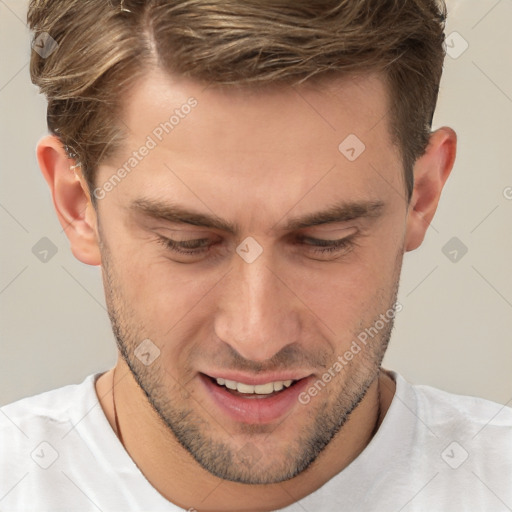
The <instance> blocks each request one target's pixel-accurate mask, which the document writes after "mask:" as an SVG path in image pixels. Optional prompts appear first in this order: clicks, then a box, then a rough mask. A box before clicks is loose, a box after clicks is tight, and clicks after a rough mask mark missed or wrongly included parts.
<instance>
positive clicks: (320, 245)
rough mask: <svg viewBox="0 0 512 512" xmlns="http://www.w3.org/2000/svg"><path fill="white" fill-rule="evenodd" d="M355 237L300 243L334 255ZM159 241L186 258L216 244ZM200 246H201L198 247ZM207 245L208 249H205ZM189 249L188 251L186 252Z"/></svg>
mask: <svg viewBox="0 0 512 512" xmlns="http://www.w3.org/2000/svg"><path fill="white" fill-rule="evenodd" d="M352 238H353V236H347V237H345V238H342V239H340V240H321V239H318V238H311V237H306V236H301V237H299V240H300V242H303V241H304V240H309V241H312V242H314V243H312V244H304V245H307V246H308V247H315V249H314V251H313V252H316V253H320V254H332V253H335V252H339V251H341V250H343V249H345V250H347V249H350V248H351V247H352V246H353V245H354V241H353V240H352ZM158 241H159V242H160V243H161V244H163V245H164V246H165V247H167V248H168V249H171V250H172V251H174V252H177V253H179V254H184V255H186V256H197V255H200V254H203V253H206V252H208V251H209V250H210V248H211V247H212V246H213V245H215V244H209V245H206V243H207V242H209V240H208V239H207V238H201V239H198V240H186V241H184V242H177V241H176V240H172V239H170V238H165V237H162V236H159V237H158ZM198 245H199V246H198ZM205 245H206V247H204V246H205ZM191 246H192V247H191ZM185 249H188V250H185Z"/></svg>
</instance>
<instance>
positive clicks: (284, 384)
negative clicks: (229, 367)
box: [216, 378, 293, 395]
mask: <svg viewBox="0 0 512 512" xmlns="http://www.w3.org/2000/svg"><path fill="white" fill-rule="evenodd" d="M216 381H217V384H219V385H220V386H226V387H227V388H228V389H232V390H236V391H238V392H239V393H244V394H248V395H249V394H254V393H256V394H257V395H270V393H273V392H274V391H281V390H282V389H283V388H289V387H290V386H291V385H292V382H293V380H278V381H276V382H267V384H257V385H256V386H253V385H251V384H243V383H242V382H235V381H234V380H227V379H223V378H218V379H216Z"/></svg>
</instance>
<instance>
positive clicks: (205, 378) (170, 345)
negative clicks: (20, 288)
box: [96, 72, 407, 483]
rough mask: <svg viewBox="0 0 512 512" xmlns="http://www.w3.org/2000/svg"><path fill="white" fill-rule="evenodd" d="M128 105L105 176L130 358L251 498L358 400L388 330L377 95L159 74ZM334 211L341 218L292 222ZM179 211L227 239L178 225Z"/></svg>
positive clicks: (175, 421) (390, 171)
mask: <svg viewBox="0 0 512 512" xmlns="http://www.w3.org/2000/svg"><path fill="white" fill-rule="evenodd" d="M190 98H194V99H193V100H191V99H190ZM125 105H126V111H125V115H124V117H123V122H124V123H125V124H126V126H127V127H128V128H129V130H130V136H129V139H128V140H127V141H126V148H125V151H124V152H123V153H122V154H119V155H117V156H116V158H115V159H113V160H112V161H111V162H109V164H108V165H102V166H101V167H100V169H99V172H98V175H97V177H96V186H97V187H98V188H97V189H96V195H97V197H99V198H100V199H98V206H97V208H98V210H97V211H98V219H99V227H100V231H99V232H100V237H101V244H102V265H103V274H104V282H105V290H106V298H107V304H108V309H109V314H110V317H111V320H112V322H113V326H114V332H115V334H116V338H117V340H118V344H119V347H120V349H121V352H122V354H123V357H124V358H125V360H126V362H127V363H128V364H129V366H130V368H131V370H132V372H133V374H134V377H135V379H136V380H137V382H138V383H139V385H140V387H141V388H142V389H143V390H144V392H145V393H146V395H147V396H148V399H149V401H150V402H151V404H152V405H153V407H154V408H155V410H156V411H157V412H158V413H159V415H160V417H161V418H162V420H163V421H164V422H165V424H166V425H167V426H168V427H169V429H170V431H172V432H173V433H174V435H175V436H176V437H177V439H178V440H179V441H180V443H181V444H182V445H183V446H184V447H185V448H186V449H188V450H189V452H190V453H191V454H192V455H193V456H194V458H195V459H196V460H197V461H198V462H199V463H200V464H201V465H202V466H203V467H204V468H206V469H207V470H209V471H210V472H211V473H213V474H215V475H217V476H219V477H221V478H225V479H229V480H234V481H239V482H244V483H272V482H274V483H275V482H279V481H283V480H286V479H289V478H291V477H293V476H295V475H296V474H298V473H299V472H301V471H303V470H304V469H305V468H307V467H308V466H309V465H310V464H311V462H312V461H313V460H314V459H315V458H316V457H317V456H318V455H319V453H320V452H321V451H322V449H323V448H324V447H325V446H326V445H327V443H328V442H329V441H330V440H331V439H332V438H333V436H334V435H335V434H336V433H337V432H338V430H339V429H340V427H341V426H342V425H343V424H344V422H345V421H346V419H347V417H348V415H349V414H350V412H351V411H352V410H353V409H354V408H355V407H356V406H357V405H358V403H359V402H360V400H361V399H362V398H363V397H364V395H365V392H366V390H367V389H368V387H369V386H370V384H371V383H372V382H373V381H374V379H375V378H376V376H377V374H378V369H379V366H380V363H381V361H382V357H383V355H384V351H385V348H386V344H387V341H388V339H389V335H390V332H391V327H392V321H391V320H390V321H388V322H385V323H384V326H382V321H381V322H380V323H378V320H379V319H380V318H382V317H381V315H383V314H384V315H386V313H388V316H387V318H389V312H390V311H391V310H392V308H393V305H394V303H395V302H396V293H397V288H398V280H399V274H400V267H401V261H402V256H403V251H404V236H405V226H406V213H407V204H406V200H405V189H404V182H403V176H402V165H401V160H400V156H399V153H398V150H397V148H396V147H394V146H393V145H392V144H391V142H390V136H389V133H388V126H389V119H388V117H387V115H386V113H387V110H388V101H387V96H386V92H385V89H384V85H383V83H382V82H381V81H380V80H379V79H378V78H377V77H376V76H372V77H365V78H360V79H359V80H357V81H337V82H332V83H330V85H324V86H322V87H317V88H316V89H315V88H312V87H309V86H308V87H296V88H292V87H287V86H283V87H281V88H279V89H274V90H268V91H259V92H248V91H244V90H238V91H236V90H230V89H224V90H222V89H220V88H214V87H213V86H210V87H208V88H204V86H200V85H199V84H196V83H192V82H187V81H171V79H169V78H168V77H165V76H164V75H163V74H159V73H156V72H155V73H152V74H150V75H148V77H147V79H146V80H145V82H144V83H141V84H139V86H138V87H137V88H136V89H135V90H134V93H133V95H132V96H131V97H130V98H126V99H125ZM184 105H188V106H187V107H184ZM176 110H177V112H176ZM171 116H174V117H171ZM165 122H167V123H168V124H167V125H165V124H164V125H162V124H161V123H165ZM164 127H165V128H164ZM167 132H168V133H167ZM351 134H355V135H356V136H357V137H358V138H359V139H360V140H361V141H362V142H363V143H364V145H365V149H364V151H363V152H362V153H361V149H362V146H361V145H360V143H358V142H357V140H356V139H355V138H354V137H353V135H352V136H351ZM349 136H350V138H349V139H347V141H346V142H345V143H343V144H342V145H341V149H340V148H339V146H340V144H341V143H342V142H343V141H344V140H345V139H346V138H347V137H349ZM142 146H145V147H146V149H147V150H140V149H139V148H141V147H142ZM133 151H137V152H138V156H135V157H134V156H133V154H132V153H133ZM359 153H360V154H359ZM143 154H144V155H145V156H144V155H143ZM130 157H133V158H134V160H131V161H130V160H129V159H130ZM125 163H127V166H126V167H125V171H127V169H128V170H129V172H121V173H118V169H119V168H120V167H121V166H123V165H124V164H125ZM116 173H117V178H112V176H113V175H114V174H116ZM109 180H110V183H111V185H110V186H109V185H105V184H106V183H107V182H108V181H109ZM112 184H113V185H112ZM335 207H339V211H338V212H337V213H338V214H340V215H339V216H338V217H337V219H338V220H336V221H332V220H331V222H328V223H322V224H316V225H310V226H309V227H300V226H299V225H298V224H297V223H295V224H292V222H293V221H295V220H297V219H301V220H304V219H306V220H307V217H308V216H310V215H312V214H317V213H320V212H324V211H326V210H329V209H334V208H335ZM179 210H183V211H184V210H187V211H189V212H194V213H196V214H201V215H203V216H209V217H213V218H214V219H215V220H217V221H219V222H220V221H222V222H224V224H225V225H224V226H222V225H220V224H219V225H216V226H214V227H212V226H210V227H205V226H199V225H192V224H188V223H185V222H178V221H177V220H176V219H175V218H174V217H173V215H174V214H179V215H178V216H179V217H181V218H184V217H185V215H184V214H183V213H182V212H180V211H179ZM187 218H188V219H189V220H191V217H190V216H188V217H187ZM173 219H174V220H173ZM309 220H311V219H309ZM230 226H231V227H232V228H233V229H234V232H231V231H230V230H229V229H228V228H229V227H230ZM169 239H171V240H174V241H176V243H183V242H185V243H186V242H189V247H191V248H184V249H182V250H183V251H187V252H189V254H183V253H180V252H176V250H175V249H173V248H172V247H171V246H169V245H167V242H166V240H169ZM196 240H200V242H197V243H196V244H195V247H196V248H194V243H193V242H192V241H196ZM322 240H323V241H327V242H323V243H324V244H329V243H330V242H329V241H340V242H335V243H338V244H339V246H338V247H330V249H329V247H322V246H321V245H320V244H322V242H321V241H322ZM326 249H327V250H326ZM322 250H323V252H322ZM375 325H378V326H382V327H381V328H380V329H377V330H378V333H376V334H375ZM370 327H374V330H373V331H371V332H372V336H367V343H366V344H363V343H361V341H358V345H359V347H360V350H359V351H358V352H357V353H355V354H354V355H353V358H351V360H347V358H346V357H345V356H344V354H345V353H346V352H347V351H350V348H351V346H352V347H354V345H353V342H354V340H358V339H359V340H361V339H362V338H361V336H360V337H359V338H358V335H360V334H361V333H362V332H363V331H365V329H369V328H370ZM363 337H364V336H363ZM144 340H146V341H144ZM147 340H150V341H147ZM141 343H142V345H141ZM354 352H355V350H354ZM340 357H341V359H340ZM336 361H338V362H340V361H342V364H341V363H340V364H341V366H342V368H341V369H340V366H337V365H336V364H335V363H336ZM147 363H150V364H147ZM329 370H330V372H331V377H332V378H331V379H330V381H329V382H327V383H326V382H325V380H326V379H325V378H322V376H323V375H324V374H325V372H328V371H329ZM217 378H219V379H224V381H228V382H227V384H228V385H230V386H231V387H233V386H234V384H232V383H231V382H229V381H234V382H237V383H240V384H242V385H239V384H235V385H237V386H238V388H237V390H230V389H228V388H227V387H226V385H222V382H223V381H222V380H220V383H221V384H219V383H218V382H217V380H216V379H217ZM290 380H291V381H293V383H292V385H291V386H290V387H286V386H287V385H288V384H289V382H286V381H290ZM318 380H322V381H323V382H324V385H323V386H318V385H317V388H318V392H317V394H316V396H312V395H311V394H310V393H309V392H308V390H309V389H310V388H311V386H313V385H314V383H315V382H316V381H318ZM272 382H273V383H274V384H273V385H272V384H270V383H272ZM243 385H245V386H243ZM254 385H257V386H258V387H257V388H253V387H251V386H254ZM281 388H282V389H281ZM279 389H281V390H280V391H279ZM313 394H314V393H313ZM305 397H309V398H308V400H306V399H305ZM306 402H307V403H306Z"/></svg>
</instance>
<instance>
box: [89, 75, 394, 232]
mask: <svg viewBox="0 0 512 512" xmlns="http://www.w3.org/2000/svg"><path fill="white" fill-rule="evenodd" d="M123 105H124V109H123V114H122V120H121V122H122V124H123V126H124V127H125V128H126V129H127V132H128V138H127V139H126V141H125V144H124V147H123V149H122V151H121V152H120V154H119V155H117V156H116V161H115V162H110V163H109V164H108V165H107V166H103V170H102V167H100V173H102V176H100V181H102V182H105V180H106V179H108V177H109V175H112V173H113V171H115V169H116V168H119V167H120V166H122V165H123V164H127V163H130V162H132V163H133V164H134V166H129V167H131V169H128V171H129V178H126V179H125V180H124V181H123V182H122V183H121V185H120V186H116V188H115V191H114V192H113V193H112V194H111V196H109V197H112V198H115V197H116V196H117V199H118V200H119V201H121V202H124V203H125V204H126V203H127V202H133V201H134V200H137V198H140V197H146V198H147V197H150V198H151V197H153V198H157V199H158V200H160V201H161V200H165V199H166V198H167V199H168V200H169V201H173V202H178V201H181V200H182V199H184V198H185V202H187V203H189V204H191V203H194V205H195V206H196V207H197V208H196V209H201V210H203V211H204V210H205V206H207V207H208V209H210V210H212V211H214V212H215V213H216V214H217V213H218V214H221V212H224V213H225V215H224V217H225V218H228V217H230V216H233V215H236V214H238V216H239V218H241V217H243V216H246V217H247V218H248V219H249V220H251V222H252V220H253V219H254V217H255V216H261V213H262V211H261V209H262V207H263V208H267V207H268V219H267V221H268V222H269V223H270V222H272V219H276V218H280V217H281V216H282V212H283V211H288V210H290V208H294V206H293V205H294V204H295V203H297V208H298V210H297V211H296V213H300V212H301V211H303V212H304V213H305V212H307V211H308V209H309V211H311V210H313V209H316V207H317V205H318V198H319V197H321V198H322V199H321V201H322V202H328V203H331V204H332V203H335V202H338V201H358V200H364V201H374V202H379V201H382V200H383V199H385V197H383V192H386V193H387V192H389V190H384V189H390V187H391V189H393V188H394V189H395V192H394V193H395V194H396V189H399V188H400V187H401V186H402V185H401V183H400V182H401V181H402V178H401V164H400V157H399V152H398V150H397V148H396V147H394V146H393V145H392V144H391V142H390V136H389V129H388V125H389V119H388V110H389V108H388V94H387V90H386V87H385V85H384V82H383V81H382V80H381V78H380V77H379V76H378V75H366V76H359V77H350V78H344V79H332V80H324V81H315V82H314V83H313V82H312V83H309V84H308V83H307V82H306V83H305V84H303V85H300V86H291V85H280V86H278V87H277V86H276V87H264V88H261V87H260V88H254V87H253V88H247V87H231V86H228V87H225V86H216V85H214V84H200V83H197V82H194V81H190V80H186V79H183V78H176V77H170V76H168V75H166V74H164V73H162V72H161V71H158V70H153V71H152V72H150V73H148V74H147V75H146V76H145V78H144V80H142V81H141V82H139V83H138V84H137V86H136V87H134V88H133V90H132V91H131V93H130V95H129V96H127V97H126V98H124V99H123ZM144 146H145V147H149V146H150V149H149V150H147V149H144V155H143V157H142V158H140V155H138V156H137V160H136V159H135V156H134V152H138V149H139V148H143V147H144ZM100 173H99V174H100ZM124 174H127V173H124ZM120 192H122V194H120ZM229 208H231V212H228V209H229ZM235 208H236V209H237V213H236V214H235V213H234V210H233V209H235ZM274 210H275V211H274Z"/></svg>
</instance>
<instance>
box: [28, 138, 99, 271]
mask: <svg viewBox="0 0 512 512" xmlns="http://www.w3.org/2000/svg"><path fill="white" fill-rule="evenodd" d="M36 153H37V161H38V163H39V167H40V169H41V172H42V173H43V176H44V178H45V180H46V182H47V183H48V186H49V187H50V191H51V194H52V198H53V204H54V206H55V210H56V212H57V216H58V218H59V222H60V224H61V226H62V227H63V229H64V232H65V233H66V235H67V237H68V239H69V241H70V244H71V251H72V252H73V254H74V256H75V257H76V258H77V259H78V260H80V261H81V262H83V263H86V264H88V265H100V264H101V256H100V250H99V238H98V230H97V219H96V211H95V209H94V206H93V204H92V201H91V198H90V195H89V191H88V187H87V184H86V183H85V180H84V178H83V176H82V175H81V172H80V167H79V166H76V167H74V168H73V166H74V165H76V162H74V161H73V160H72V159H71V158H69V157H68V155H67V154H66V151H65V150H64V147H63V146H62V143H61V141H60V140H59V138H58V137H56V136H54V135H48V136H45V137H43V139H41V140H40V141H39V143H38V145H37V150H36Z"/></svg>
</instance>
